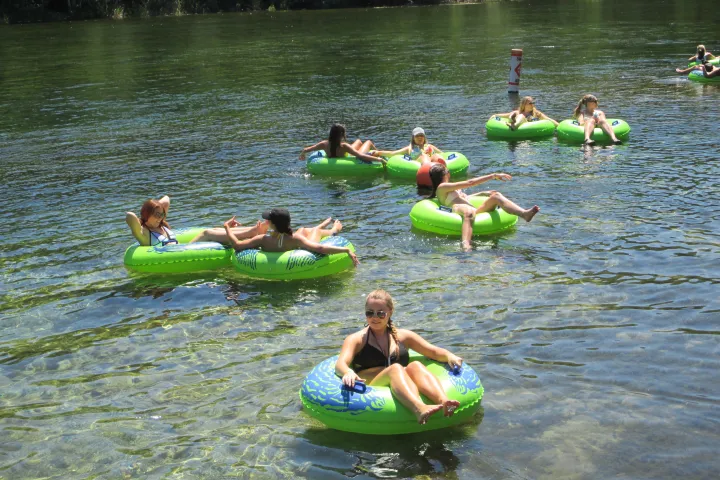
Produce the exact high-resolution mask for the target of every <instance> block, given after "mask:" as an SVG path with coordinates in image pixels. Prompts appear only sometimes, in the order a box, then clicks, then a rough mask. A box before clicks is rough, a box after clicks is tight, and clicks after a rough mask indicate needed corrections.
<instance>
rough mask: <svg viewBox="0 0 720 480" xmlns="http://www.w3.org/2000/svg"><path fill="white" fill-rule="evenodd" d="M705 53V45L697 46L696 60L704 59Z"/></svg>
mask: <svg viewBox="0 0 720 480" xmlns="http://www.w3.org/2000/svg"><path fill="white" fill-rule="evenodd" d="M706 53H707V50H706V49H705V45H702V44H701V45H698V46H697V58H698V60H702V59H703V58H705V54H706Z"/></svg>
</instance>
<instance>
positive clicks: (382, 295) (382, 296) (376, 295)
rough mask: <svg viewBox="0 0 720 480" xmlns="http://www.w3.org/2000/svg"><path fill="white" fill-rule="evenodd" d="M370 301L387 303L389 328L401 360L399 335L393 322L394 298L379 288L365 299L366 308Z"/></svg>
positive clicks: (397, 354) (396, 353)
mask: <svg viewBox="0 0 720 480" xmlns="http://www.w3.org/2000/svg"><path fill="white" fill-rule="evenodd" d="M369 300H382V301H383V302H385V306H386V307H387V308H388V310H389V312H388V324H387V328H388V330H390V335H391V336H392V338H393V340H395V355H396V356H397V357H398V358H399V357H400V340H398V333H397V328H395V325H393V322H392V318H391V317H392V312H393V311H394V310H395V302H394V301H393V298H392V296H390V294H389V293H388V292H386V291H385V290H383V289H382V288H378V289H376V290H373V291H372V292H370V293H368V296H367V298H366V299H365V308H367V302H368V301H369Z"/></svg>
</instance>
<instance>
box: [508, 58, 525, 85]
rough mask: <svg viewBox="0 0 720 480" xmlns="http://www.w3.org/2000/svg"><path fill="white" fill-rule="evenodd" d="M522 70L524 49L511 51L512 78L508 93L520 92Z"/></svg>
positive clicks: (509, 82)
mask: <svg viewBox="0 0 720 480" xmlns="http://www.w3.org/2000/svg"><path fill="white" fill-rule="evenodd" d="M521 70H522V49H521V48H513V49H512V50H510V77H509V78H508V93H518V91H519V90H520V71H521Z"/></svg>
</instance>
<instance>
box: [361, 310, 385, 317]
mask: <svg viewBox="0 0 720 480" xmlns="http://www.w3.org/2000/svg"><path fill="white" fill-rule="evenodd" d="M365 316H366V317H367V318H372V317H377V318H380V319H383V318H385V317H387V312H386V311H384V310H377V311H376V310H365Z"/></svg>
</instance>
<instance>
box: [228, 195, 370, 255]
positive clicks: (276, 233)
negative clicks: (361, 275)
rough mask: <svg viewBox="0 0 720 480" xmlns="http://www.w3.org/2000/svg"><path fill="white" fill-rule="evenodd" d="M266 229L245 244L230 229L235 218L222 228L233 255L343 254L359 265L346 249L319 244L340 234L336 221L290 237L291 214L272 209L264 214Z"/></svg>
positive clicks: (298, 232) (301, 229)
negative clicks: (248, 252) (254, 251)
mask: <svg viewBox="0 0 720 480" xmlns="http://www.w3.org/2000/svg"><path fill="white" fill-rule="evenodd" d="M262 217H263V218H264V219H265V222H264V223H265V229H266V231H267V233H265V234H260V235H256V236H254V237H252V238H249V239H247V240H239V239H238V238H237V237H236V236H235V234H234V233H233V231H232V229H233V227H235V226H236V224H237V222H236V221H235V217H232V218H231V219H230V220H228V221H226V222H225V223H224V224H223V227H224V228H225V232H226V234H227V236H228V238H229V239H230V245H232V247H233V248H234V249H235V250H236V251H242V250H248V249H251V248H261V249H262V250H264V251H266V252H287V251H289V250H295V249H304V250H308V251H311V252H316V253H322V254H333V253H345V254H347V255H348V256H349V257H350V258H351V259H352V261H353V264H354V265H355V266H357V265H358V264H359V263H360V262H359V261H358V259H357V256H356V255H355V253H353V251H352V250H350V249H349V248H348V247H335V246H331V245H324V244H321V243H319V242H320V240H322V238H323V237H329V236H331V235H334V234H336V233H338V232H340V231H341V230H342V224H341V223H340V221H339V220H335V222H334V223H333V226H332V228H329V229H326V228H325V227H327V226H328V225H329V224H330V221H331V219H329V218H328V219H327V220H325V221H324V222H322V223H321V224H320V225H318V226H316V227H313V228H300V229H298V231H297V232H295V233H293V229H292V228H291V227H290V212H288V210H287V209H285V208H273V209H270V210H267V211H265V212H263V214H262Z"/></svg>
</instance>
